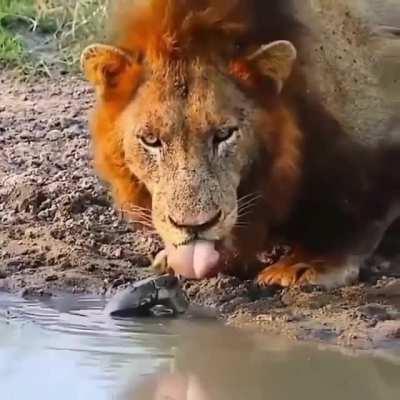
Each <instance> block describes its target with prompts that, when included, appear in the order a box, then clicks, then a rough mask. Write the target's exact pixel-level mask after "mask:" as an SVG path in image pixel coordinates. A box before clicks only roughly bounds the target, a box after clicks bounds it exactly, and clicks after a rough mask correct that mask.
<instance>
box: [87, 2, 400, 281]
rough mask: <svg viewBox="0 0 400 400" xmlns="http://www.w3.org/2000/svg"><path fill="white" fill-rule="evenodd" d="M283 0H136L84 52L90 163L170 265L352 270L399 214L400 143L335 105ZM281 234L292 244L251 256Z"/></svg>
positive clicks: (352, 274) (196, 271)
mask: <svg viewBox="0 0 400 400" xmlns="http://www.w3.org/2000/svg"><path fill="white" fill-rule="evenodd" d="M289 3H290V2H289V1H275V0H271V1H268V2H265V1H261V0H252V1H244V0H243V1H241V0H239V1H224V0H201V1H198V0H196V1H195V0H149V1H146V2H134V3H133V5H129V7H128V8H122V9H121V10H122V12H120V13H119V14H118V20H117V23H116V24H114V26H116V27H117V29H115V32H114V35H113V37H112V40H110V42H109V43H108V44H94V45H91V46H89V47H88V48H87V49H86V50H85V51H84V52H83V54H82V68H83V70H84V72H85V74H86V77H87V79H88V80H89V81H90V82H91V83H92V84H93V85H94V87H95V89H96V94H97V104H96V107H95V109H94V111H93V115H92V118H91V127H90V129H91V133H92V138H93V144H94V152H95V165H96V168H97V171H98V172H99V174H100V176H101V177H102V178H103V179H104V180H105V181H106V182H108V183H109V185H110V186H111V188H112V192H113V197H114V199H115V203H116V205H117V207H119V208H120V209H121V210H123V211H124V212H125V213H126V215H127V216H128V217H129V218H130V219H131V220H132V221H134V222H136V223H141V224H142V225H143V226H145V227H148V228H150V229H155V231H156V232H157V233H158V234H159V236H160V237H161V238H162V240H163V242H164V244H165V249H164V250H163V251H162V252H161V253H160V255H159V257H157V264H162V263H164V262H166V263H167V265H168V268H170V269H171V270H172V271H173V272H174V273H175V274H177V275H180V276H183V277H186V278H188V279H203V278H207V277H211V276H214V275H216V274H218V273H219V272H226V273H234V274H237V275H240V276H246V277H250V276H253V277H256V279H257V282H258V283H259V284H260V285H280V286H283V287H286V286H291V285H309V284H310V285H322V286H325V287H335V286H339V285H348V284H350V283H352V282H354V281H355V280H356V279H357V278H358V274H359V270H360V266H361V265H362V263H363V261H364V260H365V258H366V257H368V256H369V255H370V254H371V253H372V252H373V251H374V250H375V249H376V247H377V245H378V244H379V242H380V240H381V239H382V236H383V234H384V233H385V231H386V229H387V228H388V227H389V226H390V225H391V223H392V222H393V221H394V220H395V219H396V218H397V217H398V216H399V210H400V209H399V206H398V194H399V189H400V177H399V174H398V173H395V170H396V168H398V164H399V163H398V159H399V158H398V156H399V155H400V152H399V151H400V149H399V148H398V147H399V146H397V147H396V146H395V145H392V146H391V147H386V146H379V147H374V148H372V147H368V146H366V145H363V144H361V143H359V142H357V141H355V140H354V139H353V137H352V136H351V135H349V134H348V133H346V132H345V130H344V129H343V127H342V126H341V124H340V123H339V122H338V121H337V120H336V119H335V118H334V117H333V116H332V114H330V113H329V112H328V110H327V109H326V107H325V106H324V105H323V103H322V102H321V101H320V99H319V97H318V93H317V92H316V91H313V89H312V87H313V85H312V84H310V82H309V79H310V78H309V77H307V74H305V73H304V69H305V68H309V66H308V65H307V60H306V59H305V57H304V52H303V50H302V49H303V48H304V43H303V41H302V37H303V31H304V26H303V25H302V24H300V23H299V22H298V21H297V20H296V19H295V18H294V17H293V14H292V13H290V12H289V10H288V7H289ZM308 75H309V74H308ZM276 243H288V244H290V247H291V248H292V252H291V253H290V254H289V255H288V256H286V257H284V258H283V259H281V260H280V261H278V262H277V263H276V264H274V265H272V266H268V267H266V266H263V265H260V262H259V261H258V259H257V257H256V255H257V254H258V253H259V252H260V251H262V250H263V249H265V248H266V247H268V246H269V245H272V244H276Z"/></svg>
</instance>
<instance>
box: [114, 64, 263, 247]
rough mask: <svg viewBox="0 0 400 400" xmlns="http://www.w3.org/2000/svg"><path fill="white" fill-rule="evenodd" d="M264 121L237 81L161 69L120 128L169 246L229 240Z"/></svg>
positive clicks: (204, 71)
mask: <svg viewBox="0 0 400 400" xmlns="http://www.w3.org/2000/svg"><path fill="white" fill-rule="evenodd" d="M258 115H259V114H258V111H257V108H256V107H255V105H254V104H253V103H252V102H251V101H249V99H247V98H246V97H245V96H244V94H243V93H242V92H241V91H240V90H239V89H238V88H237V86H235V85H234V84H233V83H232V81H231V80H229V79H228V78H226V77H224V75H223V74H222V73H219V72H218V71H217V70H216V69H215V68H211V67H205V66H201V65H199V64H195V63H194V64H192V65H190V66H189V67H188V68H187V69H186V71H185V73H182V71H180V70H179V69H173V68H170V69H168V73H166V74H165V75H162V74H159V73H158V71H155V72H154V73H153V76H151V77H150V79H148V80H147V82H145V83H144V84H143V85H142V86H141V87H140V88H139V90H138V92H137V94H136V96H135V97H134V99H133V100H132V102H131V103H130V104H129V106H128V107H127V108H126V110H125V111H124V112H123V114H122V115H121V117H120V119H119V122H118V129H119V130H120V131H121V136H122V138H123V148H124V153H125V160H126V162H127V165H128V167H129V169H130V170H131V171H132V173H133V174H134V175H135V176H137V177H138V178H139V180H140V181H142V182H143V183H144V184H145V185H146V187H147V189H148V190H149V192H150V193H151V195H152V207H153V210H152V211H153V212H152V215H153V223H154V226H155V227H156V229H157V231H158V232H159V234H160V235H161V236H162V238H163V239H164V241H165V242H166V243H170V244H172V245H174V246H179V245H182V244H185V243H188V242H190V241H193V240H207V241H221V240H224V239H226V238H229V235H230V233H231V231H232V229H233V227H234V226H235V224H236V223H237V220H238V199H237V189H238V186H239V184H240V182H241V179H242V177H243V175H245V174H246V171H247V170H248V168H249V166H250V164H251V162H252V160H254V159H255V158H256V152H257V147H258V146H257V135H256V133H255V130H256V125H257V116H258Z"/></svg>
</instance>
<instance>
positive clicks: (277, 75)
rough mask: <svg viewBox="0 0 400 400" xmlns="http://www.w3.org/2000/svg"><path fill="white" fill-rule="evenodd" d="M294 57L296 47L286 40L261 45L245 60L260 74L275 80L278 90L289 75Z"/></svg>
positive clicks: (295, 57)
mask: <svg viewBox="0 0 400 400" xmlns="http://www.w3.org/2000/svg"><path fill="white" fill-rule="evenodd" d="M296 59H297V50H296V48H295V47H294V45H293V44H292V43H291V42H288V41H286V40H279V41H276V42H272V43H269V44H265V45H262V46H261V47H260V48H259V49H258V50H257V51H255V52H254V53H252V54H251V55H249V56H248V57H247V61H248V62H250V63H251V64H252V65H254V66H255V67H256V68H257V70H258V71H259V72H260V73H261V74H262V75H264V76H267V77H269V78H271V79H272V80H273V81H275V82H276V85H277V88H278V91H279V92H280V91H281V90H282V88H283V86H284V84H285V82H286V80H287V79H288V78H289V76H290V75H291V73H292V70H293V66H294V63H295V61H296Z"/></svg>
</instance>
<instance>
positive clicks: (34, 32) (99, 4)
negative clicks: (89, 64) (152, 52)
mask: <svg viewBox="0 0 400 400" xmlns="http://www.w3.org/2000/svg"><path fill="white" fill-rule="evenodd" d="M111 1H112V0H0V66H6V67H9V68H19V69H23V70H28V71H29V72H32V71H34V72H36V71H41V70H42V72H43V70H44V71H45V72H47V73H48V72H49V71H50V69H51V68H52V65H53V64H57V65H63V66H64V67H65V68H67V69H69V70H70V69H75V68H76V67H77V66H78V61H79V56H80V52H81V50H82V48H83V47H84V46H86V45H87V44H88V43H90V42H92V41H93V40H94V38H95V37H99V36H100V37H101V36H102V33H103V31H104V27H103V21H104V17H105V16H106V14H107V10H108V5H109V4H108V3H109V2H111ZM32 42H33V43H34V44H35V46H32ZM38 42H40V44H39V45H38ZM41 46H42V47H43V49H42V48H41ZM32 47H34V48H32ZM49 49H52V50H51V52H52V54H51V57H49V52H50V50H49ZM42 50H43V51H42ZM41 51H42V53H41ZM45 53H46V54H45ZM50 58H51V61H50Z"/></svg>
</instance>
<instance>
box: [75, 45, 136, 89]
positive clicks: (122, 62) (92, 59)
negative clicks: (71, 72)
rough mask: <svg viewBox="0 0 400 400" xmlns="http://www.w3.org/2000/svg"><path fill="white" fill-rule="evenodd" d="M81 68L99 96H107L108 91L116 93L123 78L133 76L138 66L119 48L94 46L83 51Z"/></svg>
mask: <svg viewBox="0 0 400 400" xmlns="http://www.w3.org/2000/svg"><path fill="white" fill-rule="evenodd" d="M135 67H136V68H135ZM81 68H82V71H83V72H84V73H85V75H86V78H87V79H88V80H89V82H91V83H92V84H93V85H94V86H95V87H96V89H97V90H98V92H99V94H100V95H105V94H107V91H109V92H110V91H111V92H113V91H115V90H116V89H117V88H118V87H119V86H120V85H121V81H122V80H124V79H123V77H124V76H125V75H127V74H128V75H131V73H130V72H132V70H133V69H137V65H136V64H135V62H134V60H133V58H132V57H131V56H130V55H129V54H128V53H126V52H124V51H123V50H121V49H119V48H117V47H113V46H108V45H105V44H94V45H91V46H89V47H87V48H86V49H85V50H84V51H83V53H82V56H81Z"/></svg>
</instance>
